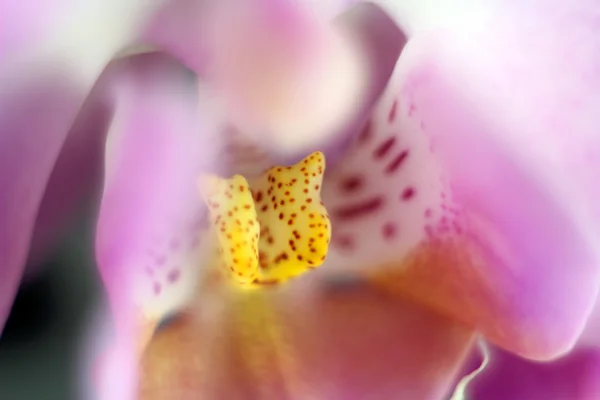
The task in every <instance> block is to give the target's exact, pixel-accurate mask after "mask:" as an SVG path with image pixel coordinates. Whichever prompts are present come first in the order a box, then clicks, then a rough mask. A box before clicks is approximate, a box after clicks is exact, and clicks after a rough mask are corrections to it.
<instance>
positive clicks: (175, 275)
mask: <svg viewBox="0 0 600 400" xmlns="http://www.w3.org/2000/svg"><path fill="white" fill-rule="evenodd" d="M180 276H181V271H180V270H179V269H173V270H171V271H170V272H169V274H168V275H167V280H168V281H169V282H170V283H175V282H177V281H178V280H179V277H180Z"/></svg>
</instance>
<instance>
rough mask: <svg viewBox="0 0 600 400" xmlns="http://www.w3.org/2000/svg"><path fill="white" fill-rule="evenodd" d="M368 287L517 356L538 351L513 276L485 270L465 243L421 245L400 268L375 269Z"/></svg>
mask: <svg viewBox="0 0 600 400" xmlns="http://www.w3.org/2000/svg"><path fill="white" fill-rule="evenodd" d="M378 271H381V272H377V273H376V274H375V275H373V276H372V277H371V279H372V281H373V282H374V283H375V285H376V286H377V287H379V288H383V289H384V290H385V291H388V292H392V293H396V294H400V295H402V296H407V297H409V298H412V299H413V300H415V301H418V302H420V303H422V304H424V305H426V306H429V307H431V308H433V309H435V310H437V311H439V312H441V313H442V314H444V315H446V316H448V317H450V318H452V319H455V320H457V321H461V322H462V323H464V324H466V325H468V326H471V327H473V328H474V329H477V330H480V331H482V332H483V333H484V335H485V337H486V339H487V340H489V341H491V342H493V343H495V344H497V345H498V346H500V347H503V348H507V349H510V350H512V351H516V352H518V353H521V354H529V355H531V354H536V352H537V351H538V349H544V348H545V343H544V340H543V336H540V332H539V329H536V326H535V325H536V321H535V319H528V318H527V316H526V315H521V314H520V312H522V311H520V309H519V307H518V298H514V296H511V294H510V293H508V292H507V291H506V288H510V287H518V279H519V276H518V274H516V273H514V272H511V271H509V270H503V271H498V270H497V268H496V270H495V269H494V268H491V267H488V266H487V265H486V264H485V262H484V258H483V256H482V253H481V252H479V250H477V249H476V247H475V245H473V244H472V243H471V242H468V240H467V239H455V241H446V242H444V241H434V242H431V243H426V244H423V245H421V246H420V247H419V248H417V249H415V250H414V251H413V253H412V254H410V255H409V256H408V257H407V258H406V261H404V262H402V263H401V265H400V264H390V265H389V266H388V267H387V268H378Z"/></svg>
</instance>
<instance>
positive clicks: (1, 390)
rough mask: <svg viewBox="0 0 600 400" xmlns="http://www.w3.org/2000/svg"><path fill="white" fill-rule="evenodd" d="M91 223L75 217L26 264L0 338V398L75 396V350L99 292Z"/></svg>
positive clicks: (60, 399)
mask: <svg viewBox="0 0 600 400" xmlns="http://www.w3.org/2000/svg"><path fill="white" fill-rule="evenodd" d="M90 214H91V213H90ZM88 215H89V214H88ZM94 226H95V224H94V221H93V220H92V218H89V217H86V218H80V219H79V220H78V221H77V223H76V224H74V225H72V226H71V227H69V229H68V230H67V232H66V235H64V236H63V237H61V240H60V241H59V243H58V245H57V246H55V247H54V248H53V249H51V250H50V251H49V252H48V253H47V254H46V255H45V256H44V257H43V261H41V262H40V261H36V262H35V264H32V263H31V262H30V263H29V267H28V268H29V270H30V271H31V273H32V275H31V276H30V277H29V278H28V279H27V280H26V281H25V282H24V283H23V285H22V286H21V288H20V289H19V293H18V295H17V297H16V301H15V303H14V306H13V310H12V313H11V314H10V317H9V319H8V321H7V324H6V328H5V330H4V332H3V334H2V336H1V337H0V399H2V400H30V399H31V400H36V399H44V400H54V399H56V400H70V399H77V398H80V396H79V394H80V393H81V392H78V390H79V389H80V388H79V387H78V386H77V385H78V384H79V382H78V378H79V377H80V376H81V375H80V374H78V373H77V369H78V368H81V354H80V353H79V349H80V346H81V343H82V336H83V335H84V333H85V332H86V328H87V325H88V324H89V322H90V314H91V312H92V311H93V310H94V305H95V304H97V301H98V299H99V296H100V294H101V288H100V285H99V280H98V276H97V272H96V267H95V262H94V254H93V243H94V241H93V230H94Z"/></svg>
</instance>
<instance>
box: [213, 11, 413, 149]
mask: <svg viewBox="0 0 600 400" xmlns="http://www.w3.org/2000/svg"><path fill="white" fill-rule="evenodd" d="M214 15H215V16H214V20H213V23H212V24H211V25H210V26H211V27H212V30H210V31H209V32H210V35H211V36H210V37H209V47H210V48H209V50H210V53H211V65H210V69H209V74H208V76H209V80H210V82H211V84H212V85H213V87H214V90H215V91H216V94H217V96H216V99H217V100H219V102H220V103H222V104H221V105H222V106H223V108H224V110H226V111H224V112H225V113H226V114H227V116H228V117H229V118H230V119H231V120H232V122H233V124H234V125H235V126H236V127H238V128H239V129H240V131H241V132H242V133H243V134H245V135H248V136H249V137H251V138H252V139H253V140H254V141H259V142H261V143H262V144H263V145H264V146H266V147H267V148H268V150H271V151H272V152H277V153H278V154H279V155H282V154H283V155H285V156H292V157H293V156H296V157H301V156H303V155H306V154H308V153H309V152H311V151H313V150H317V148H318V149H319V150H323V147H327V146H328V145H330V144H331V142H335V143H336V144H337V145H339V144H340V140H345V139H346V138H347V134H348V133H349V132H354V131H355V130H357V129H358V127H360V126H361V125H362V124H363V123H364V121H365V120H366V118H367V117H368V113H369V111H370V109H371V107H372V105H373V104H374V103H375V102H376V99H377V98H378V97H379V95H380V93H381V91H382V90H383V88H384V87H385V85H386V83H387V80H388V78H389V76H390V74H391V71H392V69H393V66H394V65H395V63H396V60H397V57H398V55H399V53H400V51H401V49H402V47H403V45H404V43H405V37H404V35H403V34H402V32H401V31H400V30H399V29H398V28H397V27H396V25H394V24H393V23H392V22H391V20H390V19H389V18H387V17H386V15H385V14H383V13H382V12H380V10H379V9H378V8H376V7H373V6H372V5H369V4H363V5H360V6H359V7H356V8H355V9H353V10H350V11H349V12H347V13H345V14H344V15H342V16H340V17H339V18H338V19H336V20H335V21H333V22H331V23H330V22H329V21H323V20H322V19H319V18H316V17H315V16H314V15H311V14H310V12H309V8H308V7H302V6H301V5H298V4H296V3H294V4H293V5H292V4H291V3H289V2H277V1H276V0H264V1H260V2H258V5H257V4H255V3H252V5H251V6H250V5H248V2H244V6H241V5H239V6H238V4H236V5H235V6H229V7H227V6H225V5H223V7H220V8H217V9H216V10H215V11H214ZM232 27H234V29H232ZM267 60H268V61H267ZM299 112H301V113H302V118H298V115H299V114H298V113H299ZM340 137H342V139H340Z"/></svg>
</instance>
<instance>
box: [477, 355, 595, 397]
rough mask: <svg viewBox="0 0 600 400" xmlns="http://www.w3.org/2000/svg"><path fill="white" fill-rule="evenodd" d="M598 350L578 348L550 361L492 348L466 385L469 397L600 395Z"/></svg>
mask: <svg viewBox="0 0 600 400" xmlns="http://www.w3.org/2000/svg"><path fill="white" fill-rule="evenodd" d="M599 376H600V350H598V349H595V350H594V349H580V350H577V351H575V352H573V353H571V354H569V355H567V356H566V357H564V358H561V359H559V360H557V361H554V362H549V363H536V362H532V361H527V360H524V359H521V358H519V357H517V356H514V355H512V354H509V353H506V352H504V351H502V350H498V349H496V350H495V351H493V352H492V354H491V358H490V363H489V365H488V367H487V368H486V369H485V370H484V371H483V372H482V373H481V374H480V375H478V376H477V378H475V379H474V380H473V381H472V382H471V384H470V385H469V387H468V390H467V398H468V399H470V400H471V399H472V400H500V399H511V400H564V399H569V400H594V399H598V398H600V379H598V377H599Z"/></svg>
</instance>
